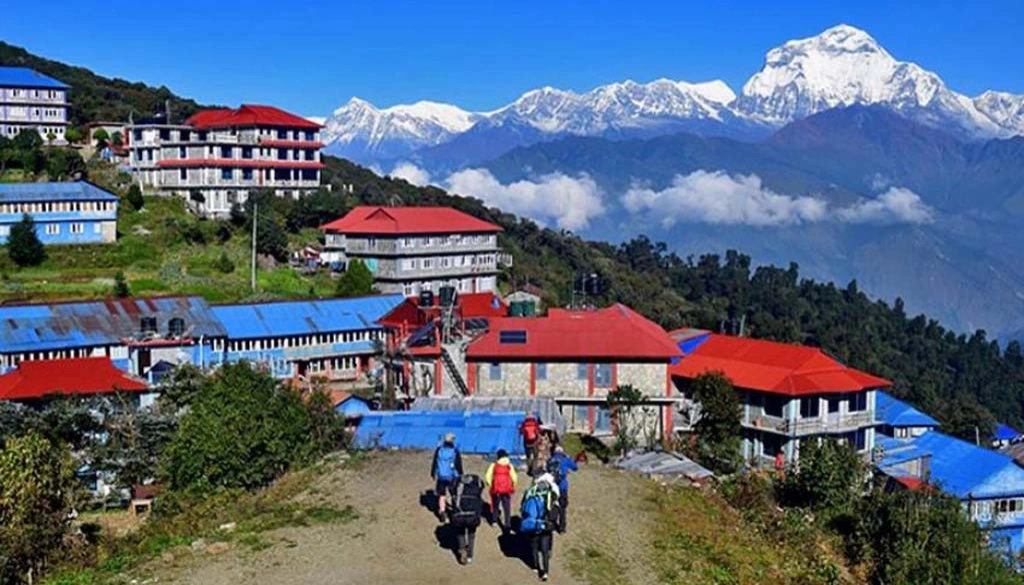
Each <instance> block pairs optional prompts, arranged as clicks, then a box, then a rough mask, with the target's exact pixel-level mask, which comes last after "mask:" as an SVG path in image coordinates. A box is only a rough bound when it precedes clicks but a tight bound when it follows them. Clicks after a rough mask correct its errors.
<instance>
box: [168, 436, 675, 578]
mask: <svg viewBox="0 0 1024 585" xmlns="http://www.w3.org/2000/svg"><path fill="white" fill-rule="evenodd" d="M427 459H428V455H426V454H423V453H381V454H377V455H374V456H373V457H372V458H371V459H370V460H369V461H367V462H365V463H363V464H362V466H361V468H360V470H359V471H356V472H354V471H340V472H335V473H332V474H328V475H326V476H324V477H322V478H320V479H319V480H318V481H317V482H316V484H315V485H313V486H310V489H309V490H308V491H307V492H306V495H304V496H303V497H315V498H317V499H318V501H324V499H326V500H327V502H329V503H330V504H332V505H335V506H346V505H350V506H352V507H353V508H355V509H356V510H357V511H358V513H359V516H360V518H359V520H357V521H355V522H351V523H347V524H325V525H319V526H312V527H303V528H287V529H281V530H277V531H274V532H272V533H270V534H267V535H266V538H267V540H268V542H271V543H273V544H272V545H271V546H270V547H269V548H266V549H264V550H259V551H254V550H249V549H247V548H245V547H239V546H236V547H234V548H233V549H232V550H230V551H228V552H225V553H223V554H220V555H201V556H196V557H194V558H191V559H188V560H186V561H183V562H178V563H175V564H174V566H164V567H154V571H155V575H154V576H155V577H156V578H157V580H158V582H160V583H167V582H170V583H180V584H185V583H195V584H203V585H229V584H230V585H246V584H257V583H258V584H261V585H262V584H266V583H274V584H285V585H291V584H295V585H298V584H304V585H318V584H325V585H326V584H331V585H335V584H344V583H353V584H357V583H358V584H374V583H382V584H384V583H387V584H404V583H417V584H419V583H436V584H449V583H451V584H456V583H458V584H460V585H464V584H466V583H487V584H488V585H505V584H507V585H513V584H521V583H529V582H533V581H535V580H536V578H537V577H536V574H535V573H534V572H533V571H532V570H531V569H530V568H529V566H528V565H527V561H526V559H528V558H529V555H528V552H527V551H528V547H525V546H520V543H519V541H518V540H516V539H515V538H514V537H512V538H510V539H508V540H504V539H502V540H500V541H499V535H500V531H499V530H498V529H497V527H494V528H491V527H488V526H486V525H483V526H481V527H480V529H479V531H478V532H477V542H476V559H475V561H474V564H473V565H471V566H466V567H463V566H460V565H459V564H457V563H456V561H455V556H454V553H453V552H452V551H451V550H447V549H446V548H445V547H446V546H451V543H450V541H451V540H453V539H452V538H450V537H449V535H448V531H447V529H446V528H444V527H441V526H440V525H439V524H438V522H437V520H436V519H435V518H434V516H433V515H432V514H431V512H430V511H428V510H427V509H426V508H425V507H424V506H423V505H422V502H421V495H422V494H423V492H424V491H425V490H428V489H430V487H431V484H430V479H429V477H428V473H427V471H428V468H429V464H428V460H427ZM465 464H466V466H467V467H468V471H470V472H473V473H479V474H480V475H483V472H484V470H485V465H486V464H485V463H484V461H483V460H482V459H481V458H479V457H467V458H466V461H465ZM572 481H573V484H572V491H571V492H570V493H571V505H570V507H569V533H568V534H567V535H565V536H558V535H556V538H555V547H554V558H553V559H552V569H551V578H550V582H551V583H555V584H562V583H564V584H575V583H581V581H578V580H577V578H576V577H574V574H573V573H574V572H575V573H576V574H577V575H590V574H592V573H594V572H595V571H593V570H590V571H588V570H587V569H588V568H589V569H593V568H595V567H597V566H598V563H600V567H601V568H600V570H598V571H596V572H597V573H602V574H603V573H609V572H610V573H613V574H614V575H615V579H614V580H610V581H603V580H601V579H595V578H593V577H592V576H591V578H590V581H591V582H601V583H603V582H608V583H612V582H614V583H637V584H639V583H653V582H654V581H655V579H653V578H652V576H651V575H649V574H647V573H646V570H645V567H646V563H645V562H644V556H643V554H644V552H643V551H645V550H649V549H650V547H649V542H648V541H647V540H646V539H648V538H649V536H648V535H649V534H650V531H649V530H647V525H646V520H645V518H646V514H645V510H644V509H643V508H644V498H643V497H642V494H643V493H644V490H647V489H650V482H648V481H647V480H644V479H642V478H638V477H634V476H629V475H625V474H622V473H620V472H617V471H613V470H609V469H604V468H599V467H597V466H590V467H588V468H585V469H582V470H581V472H580V473H579V474H576V475H575V476H574V477H573V478H572ZM517 499H518V498H517ZM588 551H589V556H588ZM595 551H598V552H595ZM595 555H596V556H595ZM570 564H572V565H573V569H574V571H573V570H570Z"/></svg>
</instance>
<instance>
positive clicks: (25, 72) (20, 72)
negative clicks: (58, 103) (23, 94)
mask: <svg viewBox="0 0 1024 585" xmlns="http://www.w3.org/2000/svg"><path fill="white" fill-rule="evenodd" d="M0 86H2V87H45V88H50V89H67V88H68V86H67V85H65V84H64V83H61V82H60V81H57V80H56V79H54V78H52V77H48V76H46V75H43V74H42V73H40V72H38V71H36V70H35V69H29V68H28V67H0Z"/></svg>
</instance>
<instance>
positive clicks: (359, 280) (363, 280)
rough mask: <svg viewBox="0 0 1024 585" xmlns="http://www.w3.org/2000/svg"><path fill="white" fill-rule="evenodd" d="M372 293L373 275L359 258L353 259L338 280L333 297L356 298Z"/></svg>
mask: <svg viewBox="0 0 1024 585" xmlns="http://www.w3.org/2000/svg"><path fill="white" fill-rule="evenodd" d="M372 292H373V273H372V272H370V269H369V268H368V267H367V266H366V263H364V262H363V261H362V260H360V259H359V258H353V259H352V260H350V261H349V263H348V266H347V267H346V268H345V273H344V274H342V275H341V277H340V278H339V279H338V286H337V288H336V289H335V296H338V297H358V296H365V295H368V294H370V293H372Z"/></svg>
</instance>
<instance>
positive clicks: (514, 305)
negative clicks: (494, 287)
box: [508, 301, 523, 317]
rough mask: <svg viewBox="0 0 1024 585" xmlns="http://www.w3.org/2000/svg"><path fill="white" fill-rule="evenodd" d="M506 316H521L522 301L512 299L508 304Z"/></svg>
mask: <svg viewBox="0 0 1024 585" xmlns="http://www.w3.org/2000/svg"><path fill="white" fill-rule="evenodd" d="M508 316H509V317H522V316H523V301H512V302H511V303H509V304H508Z"/></svg>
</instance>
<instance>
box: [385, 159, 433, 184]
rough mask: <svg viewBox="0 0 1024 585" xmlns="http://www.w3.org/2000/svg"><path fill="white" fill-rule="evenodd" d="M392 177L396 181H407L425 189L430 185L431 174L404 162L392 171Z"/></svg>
mask: <svg viewBox="0 0 1024 585" xmlns="http://www.w3.org/2000/svg"><path fill="white" fill-rule="evenodd" d="M390 175H391V176H392V177H394V178H396V179H405V180H406V181H408V182H409V183H410V184H412V185H416V186H417V187H425V186H427V185H429V184H430V173H429V172H427V171H426V169H421V168H420V167H418V166H416V165H414V164H412V163H411V162H404V161H403V162H400V163H398V164H397V165H395V168H394V169H392V170H391V173H390Z"/></svg>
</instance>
